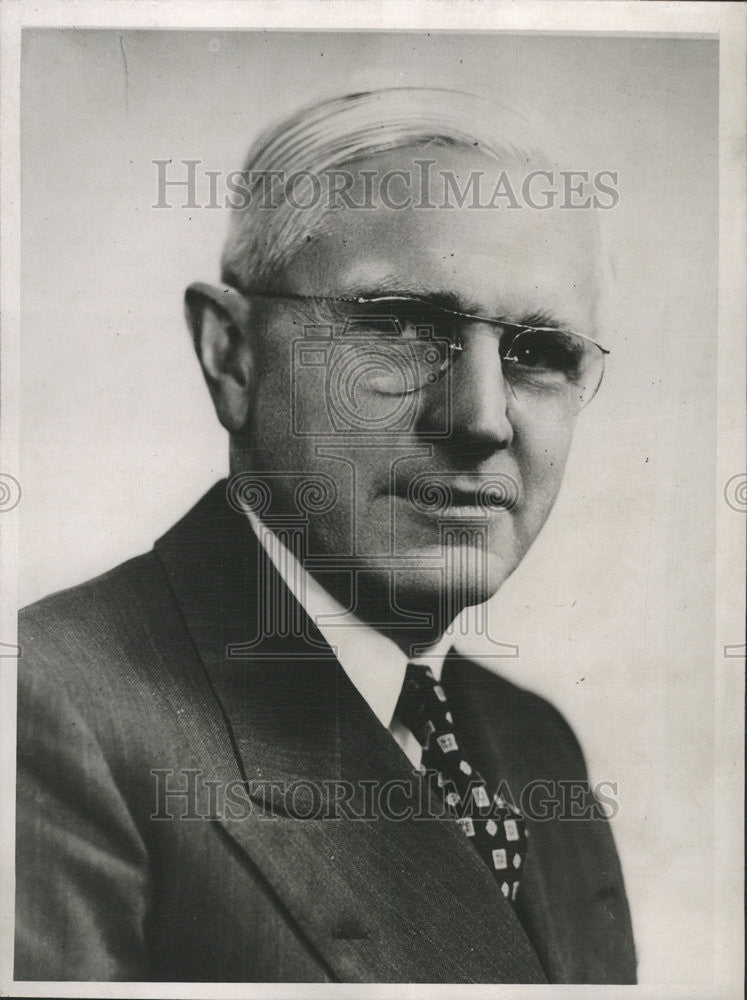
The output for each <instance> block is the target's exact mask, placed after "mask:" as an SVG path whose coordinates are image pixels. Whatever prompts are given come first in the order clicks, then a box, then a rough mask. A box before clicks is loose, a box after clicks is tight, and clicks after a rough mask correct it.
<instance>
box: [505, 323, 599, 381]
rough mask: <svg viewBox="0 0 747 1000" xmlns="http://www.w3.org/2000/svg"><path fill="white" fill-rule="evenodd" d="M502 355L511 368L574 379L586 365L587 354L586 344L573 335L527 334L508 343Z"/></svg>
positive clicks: (540, 331) (541, 332)
mask: <svg viewBox="0 0 747 1000" xmlns="http://www.w3.org/2000/svg"><path fill="white" fill-rule="evenodd" d="M502 354H503V360H504V361H506V362H508V363H509V364H510V365H511V366H516V367H518V368H521V369H528V370H531V371H533V372H536V373H537V374H540V373H543V372H544V373H547V374H552V373H557V374H560V375H565V376H567V377H568V378H574V377H575V376H576V375H577V373H578V372H579V370H580V369H581V367H582V365H583V359H584V355H585V350H584V341H583V340H582V339H581V338H580V337H576V336H574V335H573V334H568V333H562V332H561V331H549V330H524V331H522V332H521V333H519V334H517V335H516V336H515V337H513V338H509V337H507V338H505V339H504V346H503V351H502Z"/></svg>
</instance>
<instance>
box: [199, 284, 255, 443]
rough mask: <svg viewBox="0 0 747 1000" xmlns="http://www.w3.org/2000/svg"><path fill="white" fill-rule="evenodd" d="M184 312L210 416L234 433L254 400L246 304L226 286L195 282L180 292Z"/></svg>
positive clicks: (243, 425) (250, 338)
mask: <svg viewBox="0 0 747 1000" xmlns="http://www.w3.org/2000/svg"><path fill="white" fill-rule="evenodd" d="M184 309H185V314H186V317H187V324H188V326H189V329H190V331H191V333H192V340H193V341H194V345H195V350H196V351H197V356H198V358H199V359H200V364H201V366H202V372H203V375H204V376H205V381H206V382H207V384H208V388H209V390H210V395H211V396H212V398H213V405H214V406H215V412H216V413H217V414H218V419H219V420H220V422H221V423H222V424H223V426H224V427H225V428H226V430H227V431H229V433H231V434H236V433H238V432H239V431H241V430H242V429H243V428H244V427H245V425H246V422H247V419H248V417H249V413H250V411H251V407H252V402H253V399H254V383H255V371H256V365H255V358H254V348H253V345H252V343H251V341H252V337H251V332H252V331H251V322H250V317H251V309H250V306H249V303H248V302H247V300H246V299H245V298H244V296H243V295H242V294H241V293H240V292H238V291H237V290H236V289H235V288H231V286H230V285H207V284H204V283H203V282H201V281H197V282H194V284H191V285H190V286H189V288H188V289H187V291H186V293H185V296H184Z"/></svg>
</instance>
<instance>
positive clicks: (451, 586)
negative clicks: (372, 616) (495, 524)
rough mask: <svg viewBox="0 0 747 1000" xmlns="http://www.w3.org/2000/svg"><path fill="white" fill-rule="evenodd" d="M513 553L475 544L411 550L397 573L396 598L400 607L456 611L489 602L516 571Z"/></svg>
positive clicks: (404, 556)
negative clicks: (500, 551) (492, 549)
mask: <svg viewBox="0 0 747 1000" xmlns="http://www.w3.org/2000/svg"><path fill="white" fill-rule="evenodd" d="M516 561H517V560H515V559H514V558H513V553H511V554H510V555H509V554H506V555H504V554H500V555H498V554H495V553H493V552H487V551H486V550H485V549H484V548H482V547H480V546H476V545H473V544H464V545H450V546H448V547H443V546H433V547H428V548H420V549H412V550H411V551H409V552H407V553H406V554H403V556H402V558H401V567H399V568H397V569H396V570H395V571H394V574H393V576H394V583H395V595H396V602H397V605H399V607H401V608H412V609H413V610H417V609H420V608H424V607H428V608H432V607H434V606H436V605H438V606H440V607H449V608H451V609H453V611H454V614H455V615H456V614H458V613H459V611H461V610H462V608H466V607H470V606H472V605H475V604H482V603H483V602H484V601H487V600H489V598H491V597H492V596H493V595H494V594H495V593H496V592H497V591H498V590H499V589H500V587H501V586H502V584H503V583H504V582H505V580H506V579H507V578H508V577H509V576H510V575H511V573H512V572H513V570H514V568H515V565H516Z"/></svg>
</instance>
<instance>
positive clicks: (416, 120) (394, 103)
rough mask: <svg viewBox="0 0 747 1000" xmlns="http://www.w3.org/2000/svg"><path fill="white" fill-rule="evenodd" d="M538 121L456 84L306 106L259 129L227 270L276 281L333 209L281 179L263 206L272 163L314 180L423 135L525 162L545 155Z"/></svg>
mask: <svg viewBox="0 0 747 1000" xmlns="http://www.w3.org/2000/svg"><path fill="white" fill-rule="evenodd" d="M539 131H540V128H539V127H538V124H537V121H536V119H534V116H531V117H530V116H529V115H528V114H526V113H519V112H517V111H514V110H511V109H509V108H506V107H503V106H502V105H499V104H494V103H492V102H491V101H487V100H485V99H484V98H481V97H477V96H475V95H474V94H468V93H463V92H461V91H456V90H440V89H431V88H428V89H426V88H410V87H407V88H404V87H400V88H391V89H386V90H375V91H369V92H367V93H361V94H348V95H346V96H344V97H338V98H334V99H333V100H329V101H325V102H324V103H322V104H317V105H314V106H312V107H307V108H304V109H302V110H300V111H298V112H296V113H295V114H294V115H292V116H291V117H289V118H287V119H285V120H284V121H281V122H280V123H279V124H278V125H275V126H273V127H272V128H270V129H268V130H267V131H265V132H264V133H263V134H262V135H260V136H259V138H258V139H257V141H256V142H255V143H254V145H253V146H252V147H251V149H250V150H249V152H248V154H247V158H246V161H245V165H244V168H243V182H244V195H245V196H244V197H243V198H242V199H241V202H240V203H239V204H238V205H237V206H236V207H234V208H233V211H232V218H231V224H230V228H229V234H228V238H227V240H226V245H225V247H224V251H223V256H222V260H221V264H222V273H223V280H224V281H225V282H227V283H228V284H231V285H234V286H235V287H237V288H239V289H241V290H243V291H260V290H263V291H267V290H272V289H271V287H268V286H271V285H272V282H273V280H275V279H276V278H277V276H278V275H279V273H280V272H281V270H282V268H283V267H284V266H285V265H287V264H288V263H289V261H290V260H291V259H292V257H293V256H294V254H295V253H296V252H297V251H298V250H299V249H300V247H301V246H302V245H303V244H304V243H305V242H306V241H307V239H308V237H309V236H310V235H311V234H313V233H315V232H316V231H317V229H318V227H319V224H320V222H321V220H322V218H323V217H324V215H325V214H326V213H327V212H328V211H329V205H328V204H326V203H323V202H324V199H322V198H318V199H317V200H316V201H317V203H316V204H310V207H308V208H303V210H302V209H301V208H299V202H300V197H296V198H294V199H293V201H294V202H295V204H291V203H289V201H288V199H287V197H285V195H284V194H283V192H282V187H281V189H280V197H279V199H278V200H276V201H275V203H274V206H273V207H267V202H266V197H265V200H264V207H263V197H264V196H263V192H262V186H263V185H267V183H268V181H269V179H270V178H271V177H272V175H271V174H270V172H271V171H276V172H277V174H276V175H275V176H281V177H285V178H289V177H293V176H295V177H297V178H300V179H301V180H302V181H303V180H304V179H305V180H306V181H308V182H309V183H310V182H311V181H312V180H313V178H312V176H311V175H314V176H316V177H321V176H323V175H324V173H325V172H328V171H333V170H336V169H339V168H341V167H343V166H345V165H347V164H350V163H352V162H353V161H355V160H360V159H362V158H364V157H369V156H373V155H375V154H378V153H384V152H388V151H390V150H393V149H399V148H402V147H404V146H411V145H414V144H422V143H428V144H429V145H436V146H438V145H441V146H455V145H456V146H465V147H469V148H473V149H478V150H479V151H480V152H482V153H483V154H485V155H487V156H489V157H491V158H492V159H495V160H498V161H500V162H504V163H506V164H513V163H519V162H520V163H521V164H523V165H526V163H527V162H531V163H537V162H539V161H546V157H545V156H544V155H543V153H542V151H541V148H540V144H539V141H538V139H537V134H538V132H539ZM541 131H542V132H543V133H544V132H545V131H546V129H544V128H542V129H541ZM265 195H266V187H265Z"/></svg>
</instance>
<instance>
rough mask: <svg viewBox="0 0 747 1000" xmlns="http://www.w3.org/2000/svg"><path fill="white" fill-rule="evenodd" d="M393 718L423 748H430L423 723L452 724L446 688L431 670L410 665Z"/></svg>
mask: <svg viewBox="0 0 747 1000" xmlns="http://www.w3.org/2000/svg"><path fill="white" fill-rule="evenodd" d="M394 714H395V716H396V717H397V718H398V719H399V720H400V721H401V722H402V723H403V724H404V725H405V726H407V728H408V729H409V730H410V732H411V733H413V734H414V735H415V737H416V739H417V740H418V741H419V743H420V745H421V746H423V747H425V746H427V742H426V736H425V734H424V733H423V723H424V722H426V721H430V722H431V724H433V723H436V722H439V721H440V722H441V724H442V725H444V724H445V725H447V726H448V725H450V724H451V722H452V721H453V720H452V717H451V712H450V711H449V709H448V704H447V701H446V694H445V693H444V690H443V688H442V687H441V685H440V684H439V683H438V681H437V680H436V678H435V677H434V676H433V671H432V670H431V668H430V667H427V666H425V665H424V664H422V663H408V665H407V672H406V673H405V679H404V682H403V684H402V693H401V694H400V696H399V701H398V702H397V707H396V708H395V710H394Z"/></svg>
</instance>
